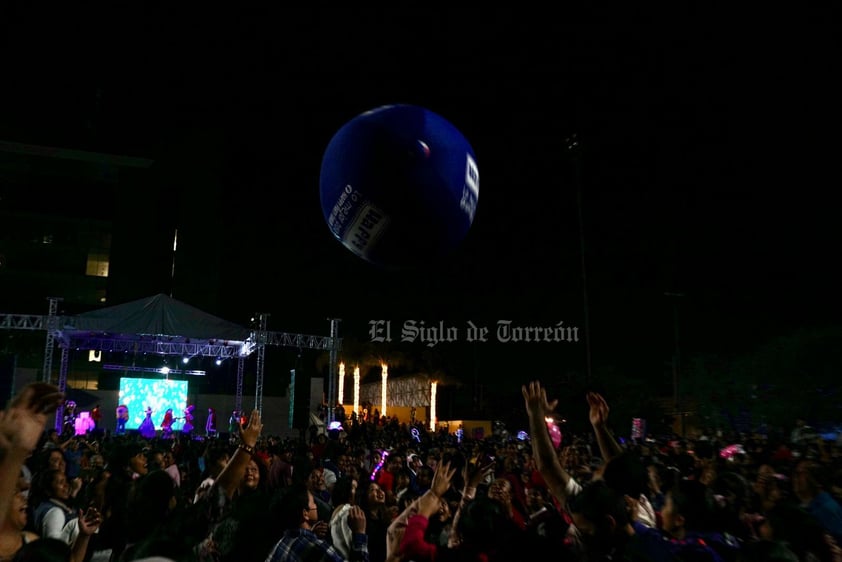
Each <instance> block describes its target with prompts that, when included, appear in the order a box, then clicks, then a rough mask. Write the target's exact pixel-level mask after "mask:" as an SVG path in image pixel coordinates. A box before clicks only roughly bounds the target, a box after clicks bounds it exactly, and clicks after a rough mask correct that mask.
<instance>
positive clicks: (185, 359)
mask: <svg viewBox="0 0 842 562" xmlns="http://www.w3.org/2000/svg"><path fill="white" fill-rule="evenodd" d="M181 362H182V363H184V364H185V365H187V364H188V363H189V362H190V358H189V357H187V356H186V355H185V356H184V357H182V358H181Z"/></svg>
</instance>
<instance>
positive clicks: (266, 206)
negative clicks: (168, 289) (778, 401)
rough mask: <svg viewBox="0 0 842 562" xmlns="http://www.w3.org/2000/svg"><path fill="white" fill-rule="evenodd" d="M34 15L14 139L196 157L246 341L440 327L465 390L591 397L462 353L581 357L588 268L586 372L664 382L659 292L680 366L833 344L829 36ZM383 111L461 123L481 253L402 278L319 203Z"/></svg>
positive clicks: (513, 359) (690, 26) (24, 23)
mask: <svg viewBox="0 0 842 562" xmlns="http://www.w3.org/2000/svg"><path fill="white" fill-rule="evenodd" d="M17 4H18V5H17V6H15V5H12V6H11V7H8V8H6V11H7V14H5V15H6V16H7V17H4V18H3V20H4V23H3V26H4V29H3V31H4V34H5V35H6V39H5V40H4V44H3V48H4V51H5V56H4V67H5V68H4V71H3V73H4V76H5V77H6V79H5V80H4V86H3V88H2V90H3V91H2V96H3V98H2V101H3V108H4V119H3V121H4V124H3V130H4V133H3V134H4V137H5V139H7V140H14V141H17V142H31V143H35V144H43V145H48V146H64V147H69V148H79V149H87V150H95V151H101V152H107V153H115V154H126V155H133V156H140V157H147V158H152V159H164V160H166V159H167V158H170V159H173V158H176V157H174V156H173V154H174V152H173V150H176V149H174V148H173V147H179V148H178V150H184V146H185V144H188V145H189V144H190V143H195V146H194V147H193V148H194V150H195V153H196V154H198V156H196V154H194V158H195V159H196V161H197V162H200V163H201V162H203V161H207V163H208V164H209V166H210V168H212V169H213V170H214V173H216V174H217V177H216V181H217V182H218V185H219V189H220V190H221V193H220V195H219V197H218V202H217V203H218V204H217V206H216V209H215V212H212V213H210V214H209V216H208V220H209V221H212V222H213V223H214V227H213V230H214V232H215V236H214V237H213V239H212V240H210V241H209V243H210V245H209V248H212V250H209V251H208V254H209V255H214V256H222V257H221V258H219V259H218V262H219V267H220V272H221V273H220V277H219V279H220V298H219V302H220V304H219V309H218V310H216V311H214V312H216V313H217V314H218V315H220V316H223V317H225V318H226V319H229V320H231V321H235V322H243V323H244V322H246V320H247V318H248V317H249V316H250V315H251V314H252V313H253V312H256V311H263V312H268V313H270V314H271V317H270V318H271V320H270V325H269V328H270V329H273V330H277V331H288V332H297V333H319V334H326V333H327V330H328V326H329V325H328V322H327V321H326V319H327V318H328V317H340V318H342V319H343V321H342V324H341V326H342V329H341V332H340V333H341V335H344V336H356V337H357V338H359V339H363V340H365V339H367V334H368V332H367V330H368V328H369V324H368V322H369V320H374V319H383V320H392V321H393V330H394V329H399V327H400V325H401V324H402V323H403V322H404V320H407V319H414V320H419V321H420V320H424V321H425V322H427V323H428V324H437V323H438V322H439V321H444V322H447V323H448V324H449V325H455V326H458V327H459V329H460V341H459V342H456V343H454V344H441V345H440V346H436V347H435V348H433V349H434V350H435V351H439V352H442V353H446V354H451V353H452V354H453V355H454V356H457V359H456V363H457V364H458V365H459V367H458V369H462V370H463V371H462V372H464V371H473V372H472V373H471V376H477V373H479V376H480V377H488V379H489V380H501V381H504V380H505V381H521V380H524V379H528V378H530V377H531V376H533V375H534V376H541V377H549V376H551V375H553V374H554V373H556V372H559V371H564V372H571V371H572V372H578V373H582V372H583V370H584V368H585V367H584V364H585V363H584V357H585V345H584V343H583V342H580V343H578V344H562V345H551V344H545V343H544V344H539V343H534V344H529V345H526V344H525V345H522V346H511V345H510V346H501V345H496V344H493V343H489V344H488V345H479V344H477V345H469V344H467V342H465V341H464V327H465V326H466V323H467V321H468V320H472V321H474V322H475V323H477V324H483V325H489V326H493V325H494V324H495V323H496V322H497V320H500V319H511V320H513V321H515V322H520V323H523V324H529V325H542V326H552V325H555V324H556V323H557V322H559V321H563V322H564V324H565V325H566V326H577V327H579V333H580V334H582V335H584V333H585V328H584V324H585V314H584V304H583V299H584V297H583V294H584V293H583V280H582V273H583V268H582V261H581V257H582V254H581V248H582V245H584V249H585V269H584V271H585V273H586V276H587V292H588V307H589V321H590V336H591V353H592V357H593V360H594V365H595V368H597V367H596V366H598V365H604V364H613V365H615V366H617V368H619V369H621V370H623V369H627V370H629V372H630V373H636V374H639V375H640V376H645V375H644V373H646V372H648V371H658V372H660V371H661V370H662V368H663V362H664V361H668V360H669V357H670V353H671V349H672V345H673V331H672V329H673V323H672V322H673V316H672V309H671V302H672V301H670V299H669V298H667V297H665V296H664V293H665V292H676V293H682V294H684V295H685V296H684V297H683V298H681V299H680V305H679V307H680V308H679V311H680V316H679V317H680V327H681V340H682V345H683V346H685V351H686V352H687V353H691V352H693V351H713V352H716V351H723V352H725V351H729V352H730V351H735V350H748V349H751V348H752V347H753V346H755V345H758V344H759V343H762V342H764V341H767V340H768V339H769V338H772V337H774V336H778V335H786V334H788V333H792V332H793V331H795V330H798V329H801V328H805V327H817V326H824V325H827V324H833V323H835V324H836V325H838V322H839V320H838V314H839V312H840V306H839V300H840V299H839V298H838V291H839V286H840V285H839V282H840V274H839V267H838V265H837V263H836V262H837V260H838V250H837V247H838V242H839V226H838V225H839V219H838V215H839V211H838V208H839V207H838V204H837V203H836V199H837V197H836V195H835V194H836V191H837V190H838V185H839V172H838V163H837V162H838V154H839V147H840V142H839V135H838V131H839V125H840V120H839V99H842V98H840V92H839V87H838V85H837V84H836V82H837V76H838V57H837V55H836V54H835V48H836V47H837V46H838V45H836V43H837V41H835V39H834V37H833V36H831V34H830V32H829V30H828V29H827V28H826V27H824V26H821V25H820V24H817V25H819V26H818V27H806V26H804V27H801V26H800V25H799V24H798V22H797V19H798V18H797V17H794V18H790V17H789V16H790V15H789V14H786V15H785V14H777V15H773V14H767V15H769V16H770V17H773V20H772V21H773V23H774V25H768V26H767V25H762V24H761V23H760V22H756V21H751V24H739V23H738V21H737V20H739V19H740V18H739V17H736V16H737V15H735V14H729V15H728V17H725V16H724V15H721V16H720V15H716V14H707V15H702V14H692V15H691V14H678V13H676V14H669V15H665V14H662V15H665V16H666V17H667V20H665V21H664V22H663V23H654V22H655V21H660V20H653V19H652V18H651V16H652V15H651V14H643V13H638V14H633V13H631V12H627V13H616V14H610V13H606V14H584V13H575V12H574V11H571V10H569V9H567V10H566V9H565V8H561V9H560V10H561V12H560V13H551V12H550V9H549V8H543V9H542V10H538V11H534V10H530V11H529V12H528V13H520V12H518V11H517V10H518V7H517V6H516V5H511V4H505V5H501V6H499V7H494V8H492V7H487V6H486V7H484V9H483V11H482V12H481V13H474V12H469V11H468V10H466V9H462V8H452V7H449V8H447V9H446V10H434V9H433V8H432V7H431V6H430V5H427V4H420V3H419V4H412V3H410V4H405V3H404V4H402V7H401V8H400V9H396V8H394V7H393V8H392V10H393V11H387V12H383V11H380V10H373V9H372V10H370V11H366V10H354V9H352V7H351V6H349V5H343V6H341V7H340V8H336V7H330V8H329V7H328V5H325V4H319V5H318V7H313V8H303V7H300V6H299V7H296V8H295V9H294V10H293V11H288V12H287V11H284V9H281V8H273V9H268V8H260V9H259V10H262V11H257V10H258V9H255V10H256V11H255V12H253V13H249V14H244V13H238V12H237V11H236V10H237V9H235V8H232V7H231V6H230V5H226V6H225V7H224V8H211V7H209V6H208V5H203V6H201V8H197V9H196V10H195V11H194V10H191V9H187V8H181V7H173V6H171V5H169V4H161V5H155V4H154V3H150V4H149V5H147V6H146V7H144V8H142V9H140V8H138V9H136V11H134V12H130V11H129V10H128V9H126V8H116V7H114V6H113V5H111V4H110V3H108V4H106V3H99V4H100V5H98V6H96V7H95V8H91V7H88V8H82V9H84V10H87V11H86V12H85V13H79V12H73V13H70V12H68V13H59V12H54V13H52V14H49V13H46V14H45V13H41V12H39V13H37V15H36V13H35V11H34V9H33V8H27V7H25V6H24V3H17ZM91 6H92V5H91ZM62 10H67V8H62ZM554 10H555V8H554ZM565 10H566V11H565ZM597 16H598V17H597ZM813 16H814V17H813V18H812V21H814V22H821V21H822V20H823V19H824V18H822V17H821V16H820V15H819V14H813ZM637 20H639V21H640V22H642V23H639V24H634V23H632V22H634V21H637ZM723 21H727V22H728V25H725V24H724V23H723ZM746 21H749V20H746ZM389 103H411V104H416V105H421V106H424V107H427V108H429V109H431V110H433V111H435V112H436V113H439V114H440V115H442V116H443V117H445V118H446V119H448V120H449V121H451V122H452V123H453V124H454V125H455V126H456V127H457V128H459V130H461V131H462V133H463V134H464V135H465V136H466V137H467V138H468V140H469V141H470V143H471V144H472V146H473V148H474V150H475V152H476V155H477V159H478V164H479V168H480V176H481V183H480V198H479V204H478V207H477V214H476V219H475V222H474V224H473V227H472V229H471V231H470V232H469V235H468V237H467V239H466V240H465V241H464V243H463V244H462V245H461V246H460V247H459V248H458V250H457V251H456V252H455V253H454V254H453V255H451V256H449V257H448V258H447V259H444V260H442V261H440V262H435V263H429V264H427V265H425V266H424V267H420V268H416V269H413V270H406V271H401V272H390V271H382V270H379V269H378V268H376V267H373V266H371V265H370V264H368V263H365V262H363V261H361V260H360V259H359V258H357V257H356V256H354V255H352V254H351V253H350V252H349V251H348V250H346V249H345V248H344V247H342V246H341V245H340V244H339V242H337V241H336V240H335V239H333V238H332V236H331V234H330V232H329V231H328V229H327V226H326V225H325V223H324V220H323V218H322V215H321V209H320V206H319V196H318V184H319V166H320V162H321V157H322V154H323V151H324V149H325V147H326V145H327V143H328V141H329V140H330V138H331V137H332V135H333V134H334V133H335V132H336V131H337V130H338V129H339V127H341V126H342V125H343V124H344V123H345V122H346V121H347V120H349V119H351V118H352V117H354V116H356V115H358V114H359V113H361V112H363V111H366V110H368V109H371V108H374V107H378V106H380V105H383V104H389ZM574 134H575V135H576V137H577V139H578V141H579V152H578V153H577V154H578V158H579V160H578V162H579V165H580V167H579V169H578V171H579V174H578V176H577V168H576V160H575V159H574V157H573V156H574V155H573V153H571V151H570V150H569V149H568V144H567V140H568V139H569V138H570V137H571V135H574ZM190 139H193V140H190ZM203 173H207V172H203ZM577 177H578V178H580V183H577V179H576V178H577ZM577 186H580V187H581V193H582V205H581V207H579V206H578V205H577ZM194 192H195V188H194ZM79 200H80V201H82V200H84V194H83V193H80V194H79ZM201 208H202V210H203V212H204V210H205V209H207V206H204V205H203V206H202V207H201ZM579 210H581V211H582V214H583V217H584V230H583V232H580V224H579V222H578V220H579V219H578V211H579ZM162 212H167V211H163V210H162ZM214 259H217V258H214ZM173 296H175V297H176V298H179V299H180V300H183V301H185V302H188V303H190V302H191V296H190V294H189V290H187V289H182V290H181V292H180V293H179V294H174V295H173ZM425 349H427V348H426V346H423V345H422V344H420V343H415V344H414V345H410V346H405V351H407V352H408V353H410V354H417V355H418V356H420V355H421V354H422V352H423V351H424V350H425ZM458 369H457V370H458Z"/></svg>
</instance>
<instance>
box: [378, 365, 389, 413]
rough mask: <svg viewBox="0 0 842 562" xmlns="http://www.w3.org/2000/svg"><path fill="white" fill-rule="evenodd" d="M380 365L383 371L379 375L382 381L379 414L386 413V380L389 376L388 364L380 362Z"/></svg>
mask: <svg viewBox="0 0 842 562" xmlns="http://www.w3.org/2000/svg"><path fill="white" fill-rule="evenodd" d="M380 367H382V368H383V373H382V374H381V375H380V376H381V377H382V379H383V382H382V383H381V384H380V415H381V416H385V415H386V388H387V386H386V384H387V383H386V380H387V379H388V378H389V366H388V365H386V364H385V363H381V364H380Z"/></svg>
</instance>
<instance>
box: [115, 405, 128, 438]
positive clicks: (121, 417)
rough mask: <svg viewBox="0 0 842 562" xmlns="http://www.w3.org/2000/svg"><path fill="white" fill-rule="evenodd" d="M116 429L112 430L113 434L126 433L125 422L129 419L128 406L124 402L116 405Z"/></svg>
mask: <svg viewBox="0 0 842 562" xmlns="http://www.w3.org/2000/svg"><path fill="white" fill-rule="evenodd" d="M116 412H117V429H116V430H115V431H114V435H125V434H126V422H127V421H129V407H128V406H126V405H125V404H120V405H119V406H117V411H116Z"/></svg>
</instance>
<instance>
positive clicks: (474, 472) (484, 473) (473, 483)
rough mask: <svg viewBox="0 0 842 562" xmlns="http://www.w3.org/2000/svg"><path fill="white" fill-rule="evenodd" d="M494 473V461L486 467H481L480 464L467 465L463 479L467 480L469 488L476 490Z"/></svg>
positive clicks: (467, 463)
mask: <svg viewBox="0 0 842 562" xmlns="http://www.w3.org/2000/svg"><path fill="white" fill-rule="evenodd" d="M493 472H494V461H490V462H489V463H488V464H486V465H485V466H480V464H479V462H477V463H476V464H471V463H469V462H466V463H465V467H464V468H463V469H462V478H463V479H464V480H465V486H466V487H467V488H476V487H477V486H479V485H480V483H481V482H482V481H483V480H485V479H486V477H488V476H489V475H490V474H492V473H493Z"/></svg>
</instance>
